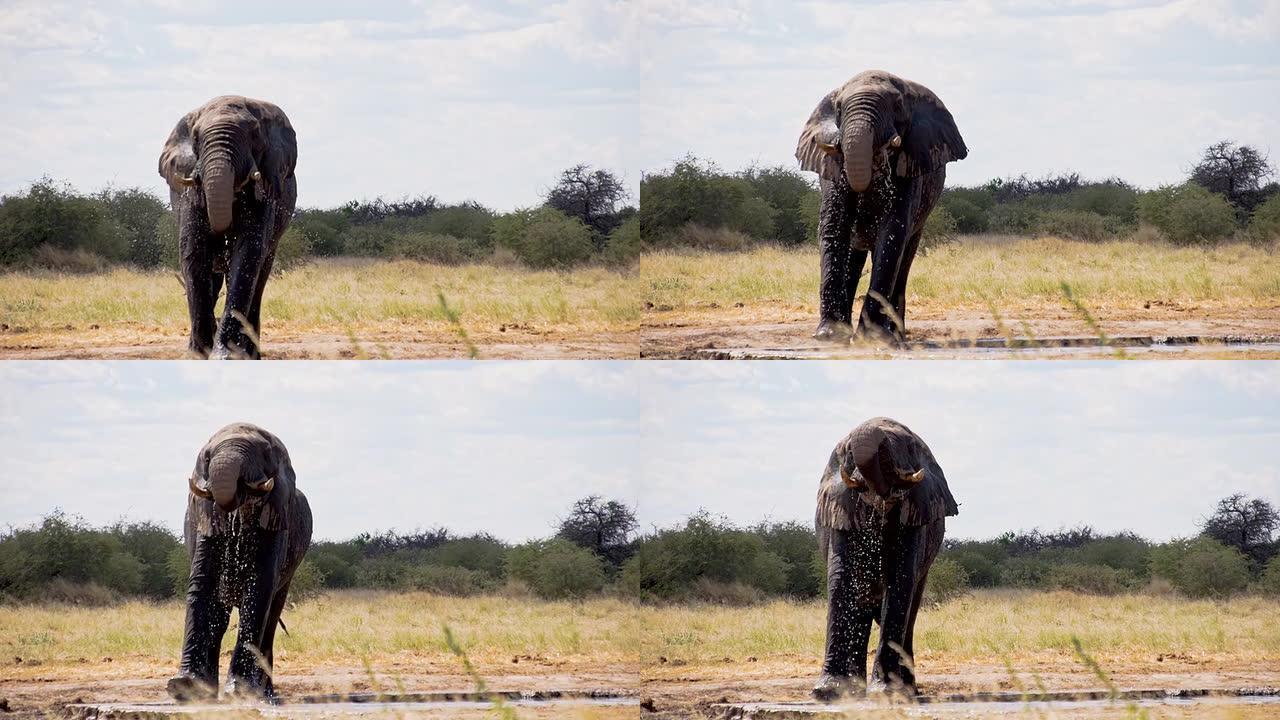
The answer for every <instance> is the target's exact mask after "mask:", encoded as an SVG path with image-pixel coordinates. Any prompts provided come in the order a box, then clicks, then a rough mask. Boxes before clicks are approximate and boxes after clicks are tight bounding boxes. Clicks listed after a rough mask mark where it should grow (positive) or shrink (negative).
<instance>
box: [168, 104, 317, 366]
mask: <svg viewBox="0 0 1280 720" xmlns="http://www.w3.org/2000/svg"><path fill="white" fill-rule="evenodd" d="M297 161H298V141H297V137H296V136H295V134H294V131H293V126H292V125H291V124H289V118H288V117H286V116H285V114H284V111H283V110H281V109H280V108H278V107H276V106H275V105H273V104H271V103H269V102H266V101H263V100H253V99H250V98H246V97H240V96H238V95H224V96H221V97H216V98H214V99H212V100H210V101H209V102H207V103H205V104H204V105H201V106H200V107H198V108H196V109H195V110H192V111H191V112H189V113H187V114H186V115H184V116H183V117H182V119H181V120H179V121H178V124H177V126H176V127H174V129H173V132H171V133H169V139H168V140H166V141H165V143H164V149H163V151H161V153H160V175H161V177H163V178H164V179H165V182H167V183H168V185H169V199H170V203H171V205H172V207H173V212H174V216H175V219H176V220H177V223H178V236H179V240H178V242H179V257H180V264H181V268H182V282H183V284H184V285H185V286H186V293H187V313H188V315H190V317H191V338H190V341H189V342H188V346H187V347H188V350H189V352H190V353H191V354H192V355H193V356H196V357H203V358H207V357H212V358H217V359H221V358H228V357H234V358H241V357H247V358H254V359H256V358H259V357H261V352H260V338H261V333H262V322H261V314H262V293H263V291H264V290H265V289H266V286H267V278H268V277H270V275H271V265H272V262H273V261H274V259H275V250H276V244H277V243H278V242H279V240H280V236H281V235H283V234H284V231H285V229H286V228H288V227H289V219H290V218H291V217H292V216H293V211H294V206H295V205H296V204H297V199H298V183H297V179H296V178H295V177H294V174H293V171H294V167H295V166H296V165H297ZM224 276H225V278H226V284H227V298H226V303H225V308H224V310H223V316H222V321H221V322H220V323H218V322H215V317H214V306H215V305H216V304H217V302H218V294H219V293H220V292H221V290H222V282H223V278H224ZM246 323H247V325H248V327H246Z"/></svg>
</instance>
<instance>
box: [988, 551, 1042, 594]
mask: <svg viewBox="0 0 1280 720" xmlns="http://www.w3.org/2000/svg"><path fill="white" fill-rule="evenodd" d="M1052 571H1053V564H1052V563H1049V562H1047V561H1045V560H1044V559H1042V558H1039V557H1035V556H1027V557H1015V558H1010V559H1009V560H1007V561H1006V562H1005V563H1004V564H1003V565H1002V566H1001V568H1000V584H1001V585H1009V586H1011V587H1019V588H1042V587H1045V584H1046V582H1047V580H1048V578H1049V574H1050V573H1051V572H1052Z"/></svg>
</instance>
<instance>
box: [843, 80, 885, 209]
mask: <svg viewBox="0 0 1280 720" xmlns="http://www.w3.org/2000/svg"><path fill="white" fill-rule="evenodd" d="M878 102H879V100H878V98H877V97H876V96H875V95H870V94H868V95H855V96H853V97H852V98H850V100H849V102H848V103H846V104H845V107H844V111H843V112H842V113H841V115H842V117H843V125H844V127H842V128H841V129H840V137H841V144H842V147H841V148H840V150H841V152H842V154H843V155H844V174H845V177H846V178H847V179H848V180H849V187H850V188H852V189H853V191H854V192H865V191H866V189H867V188H869V187H871V170H872V167H871V165H872V163H871V160H872V157H871V156H872V153H873V151H874V147H873V145H874V143H873V142H872V141H873V139H874V138H875V134H876V120H877V116H878V112H877V107H878V106H877V103H878Z"/></svg>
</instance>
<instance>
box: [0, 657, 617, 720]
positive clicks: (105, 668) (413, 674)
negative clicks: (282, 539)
mask: <svg viewBox="0 0 1280 720" xmlns="http://www.w3.org/2000/svg"><path fill="white" fill-rule="evenodd" d="M516 660H518V662H513V664H511V665H510V666H509V667H506V668H500V667H496V666H494V667H483V666H482V667H479V668H477V669H478V670H479V672H480V673H481V675H482V676H483V677H484V678H485V680H486V681H487V683H488V688H489V690H492V691H508V690H512V691H517V690H518V691H536V690H543V691H547V690H559V691H578V692H585V691H592V690H595V691H609V692H617V693H621V694H624V695H629V696H634V695H635V694H636V692H637V677H638V669H637V668H635V667H628V666H617V667H612V666H608V665H603V666H602V665H599V664H596V665H589V664H585V663H584V664H579V665H574V664H568V663H564V662H560V661H550V660H540V659H538V658H532V659H529V658H525V659H520V658H516ZM5 662H6V665H7V666H0V667H3V668H4V670H3V672H0V701H3V702H7V704H8V713H5V714H0V717H5V718H15V719H16V718H43V717H63V710H62V709H63V707H64V706H65V705H67V704H71V703H77V704H78V703H95V704H96V703H163V702H168V701H169V697H168V695H167V694H166V693H165V681H166V680H167V679H168V678H169V677H171V676H172V674H173V672H174V669H175V668H174V667H171V664H170V663H163V664H162V663H145V662H139V661H121V662H113V661H111V660H110V659H109V658H101V659H93V660H90V659H85V661H84V663H82V664H80V665H78V666H69V667H68V666H45V667H40V666H35V667H31V666H28V665H23V664H15V663H14V659H13V658H7V659H6V661H5ZM224 669H225V668H224ZM277 672H278V673H279V679H278V680H277V683H276V688H277V691H278V692H279V693H280V695H281V696H282V699H283V700H284V701H285V702H289V700H290V698H297V697H301V696H305V695H317V694H325V693H354V692H387V693H393V692H430V691H459V692H461V691H471V690H474V689H475V685H474V681H473V680H472V679H471V678H469V677H468V676H466V675H464V674H462V673H461V672H460V668H459V666H458V664H457V663H452V664H450V665H448V666H443V665H442V666H440V667H435V666H434V665H433V663H431V662H414V661H405V662H402V663H393V664H389V665H387V664H383V663H380V664H379V668H378V669H377V671H376V672H371V671H369V670H367V669H366V668H364V667H362V666H360V665H358V664H353V665H349V666H328V665H324V666H312V667H297V666H294V667H291V666H290V665H289V663H288V662H287V661H277ZM433 716H440V715H439V713H438V712H437V713H433ZM446 716H447V717H451V718H452V717H460V718H469V717H477V718H480V717H485V718H489V717H493V716H494V715H493V712H492V710H491V709H484V710H476V709H468V710H462V711H459V712H458V713H457V714H455V713H452V712H449V713H447V714H446ZM519 716H520V717H521V718H526V719H528V718H534V719H539V718H553V717H569V718H591V719H595V718H598V719H600V720H606V719H608V720H612V719H613V718H634V717H635V716H636V707H635V704H634V703H623V704H621V705H615V706H587V705H582V706H573V705H557V706H552V705H548V706H546V707H538V706H536V705H533V704H527V705H523V706H521V707H520V709H519Z"/></svg>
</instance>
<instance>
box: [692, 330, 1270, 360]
mask: <svg viewBox="0 0 1280 720" xmlns="http://www.w3.org/2000/svg"><path fill="white" fill-rule="evenodd" d="M1251 351H1252V352H1269V353H1280V336H1252V335H1223V336H1217V337H1215V336H1207V335H1177V336H1174V335H1168V336H1160V335H1132V336H1124V337H1113V338H1107V339H1106V340H1103V339H1102V338H1099V337H1087V336H1081V337H1045V338H1036V339H1035V340H1026V339H1022V338H1012V339H1008V338H1002V337H1001V338H978V339H976V340H947V341H936V340H925V341H914V342H910V343H907V347H905V348H901V349H887V348H883V347H876V346H870V345H868V346H858V345H853V346H848V345H840V344H828V343H810V344H803V345H801V344H797V345H795V346H793V347H776V348H769V347H763V348H747V347H744V348H705V349H697V350H694V351H693V355H694V356H695V357H697V358H701V359H709V360H830V359H841V358H859V357H867V358H871V357H877V358H883V357H891V358H920V359H936V358H947V359H965V358H969V359H976V358H992V357H1000V356H1005V357H1010V358H1036V357H1076V356H1081V357H1095V356H1097V357H1110V356H1114V355H1118V354H1124V355H1125V356H1137V355H1144V354H1156V353H1175V352H1176V353H1185V354H1192V355H1194V354H1195V353H1198V352H1199V353H1209V352H1212V353H1224V352H1226V353H1237V352H1238V353H1245V352H1251Z"/></svg>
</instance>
